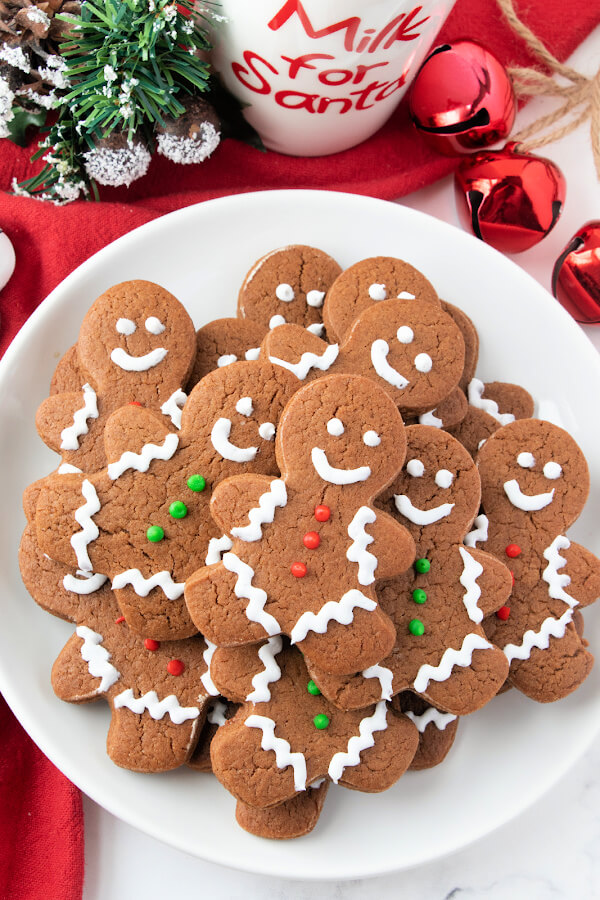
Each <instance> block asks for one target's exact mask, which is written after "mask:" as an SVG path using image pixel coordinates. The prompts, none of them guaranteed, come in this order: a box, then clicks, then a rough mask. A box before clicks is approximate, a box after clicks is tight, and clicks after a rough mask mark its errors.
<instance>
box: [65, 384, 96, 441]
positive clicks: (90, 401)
mask: <svg viewBox="0 0 600 900" xmlns="http://www.w3.org/2000/svg"><path fill="white" fill-rule="evenodd" d="M97 418H98V399H97V397H96V391H95V390H94V388H93V387H92V386H91V384H84V386H83V406H82V407H81V409H77V410H75V412H74V413H73V424H72V425H69V426H67V428H63V430H62V431H61V433H60V436H61V439H62V440H61V445H60V449H61V450H79V438H80V437H81V436H82V435H83V434H87V433H88V431H89V428H88V419H97Z"/></svg>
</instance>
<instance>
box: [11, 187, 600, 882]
mask: <svg viewBox="0 0 600 900" xmlns="http://www.w3.org/2000/svg"><path fill="white" fill-rule="evenodd" d="M288 243H303V244H313V245H314V246H317V247H320V248H322V249H323V250H326V251H327V252H328V253H330V254H331V255H332V256H334V257H335V258H336V259H337V260H338V261H339V262H340V264H341V265H342V266H344V267H346V266H348V265H350V264H351V263H353V262H356V261H357V260H359V259H361V258H364V257H367V256H374V255H378V254H381V255H389V256H399V257H402V258H404V259H406V260H408V261H409V262H411V263H413V264H414V265H416V266H417V267H418V268H420V269H422V270H423V272H424V273H425V274H426V275H427V276H428V277H429V278H430V279H431V281H432V282H433V284H434V285H435V287H436V288H437V290H438V292H439V293H440V295H441V296H442V297H443V298H444V299H446V300H449V301H450V302H452V303H455V304H457V305H458V306H461V307H462V308H463V309H464V310H465V311H466V312H467V313H468V314H469V315H470V316H471V317H472V318H473V320H474V322H475V324H476V326H477V328H478V330H479V334H480V337H481V355H480V365H479V369H478V374H479V375H480V376H481V377H483V378H484V379H488V380H493V379H498V380H504V381H513V382H517V383H519V384H523V385H524V386H526V387H527V388H528V389H529V390H530V391H531V393H532V394H533V395H534V397H535V399H536V401H537V409H538V411H539V414H540V416H541V417H544V418H551V419H552V420H554V421H555V422H556V423H557V424H562V425H563V426H564V427H566V428H567V429H568V430H570V431H571V433H572V434H573V435H574V437H575V439H576V440H577V441H578V442H579V443H580V445H581V446H582V448H583V450H584V452H585V454H586V456H587V459H588V461H589V463H590V468H591V475H592V493H591V497H590V500H589V502H588V505H587V507H586V510H585V513H584V515H583V516H582V517H581V519H580V520H579V521H578V523H577V524H576V527H575V528H574V529H573V536H574V537H575V538H576V539H577V540H579V541H580V542H581V543H583V544H584V545H585V546H587V547H589V548H590V549H592V550H593V551H595V552H596V553H599V552H600V536H599V534H598V531H597V529H595V528H594V520H595V519H596V520H597V516H598V509H599V499H600V455H599V454H598V452H597V448H598V447H599V446H600V419H599V418H598V417H596V416H595V415H593V409H594V408H596V406H597V398H598V397H599V396H600V363H599V361H598V356H597V353H596V351H595V350H594V348H593V347H592V346H591V345H590V344H589V342H588V341H587V339H586V338H585V336H584V335H583V334H582V333H581V331H580V329H579V328H578V326H577V325H576V324H575V323H574V322H573V321H572V320H571V319H570V318H569V317H568V316H567V314H566V313H565V312H564V311H563V310H562V309H561V307H560V306H559V305H558V304H557V303H556V302H555V301H554V300H553V299H552V297H551V296H550V295H549V294H547V293H546V291H544V290H543V289H542V288H541V287H540V286H539V284H538V283H537V282H536V281H534V280H533V279H532V278H530V277H529V276H528V275H527V274H525V273H524V272H523V271H522V270H521V269H520V268H518V267H517V266H516V265H514V264H513V263H512V262H510V261H509V260H507V259H506V258H505V257H503V256H502V255H500V254H499V253H496V251H494V250H492V249H490V248H489V247H487V246H486V245H485V244H482V243H481V242H479V241H477V240H476V239H475V238H472V237H470V236H469V235H467V234H465V233H463V232H461V231H459V230H457V229H455V228H452V227H451V226H449V225H447V224H445V223H443V222H440V221H437V220H436V219H432V218H430V217H428V216H425V215H423V214H422V213H418V212H415V211H413V210H410V209H406V208H404V207H402V206H397V205H394V204H391V203H385V202H382V201H379V200H372V199H369V198H365V197H360V196H355V195H350V194H339V193H329V192H314V191H273V192H269V193H260V194H245V195H238V196H235V197H229V198H226V199H222V200H215V201H211V202H208V203H203V204H201V205H199V206H193V207H190V208H188V209H183V210H180V211H178V212H175V213H172V214H171V215H168V216H165V217H163V218H161V219H158V220H156V221H154V222H151V223H150V224H148V225H145V226H143V227H142V228H139V229H138V230H136V231H134V232H132V233H131V234H128V235H125V236H124V237H122V238H120V239H119V240H117V241H115V243H114V244H111V245H110V246H108V247H106V248H105V249H104V250H102V251H101V252H100V253H97V254H96V255H95V256H93V257H92V258H91V259H90V260H88V261H87V262H86V263H84V264H83V265H82V266H80V268H79V269H77V270H76V271H75V272H73V273H72V275H70V276H69V277H68V278H67V279H66V280H65V281H64V282H63V283H62V284H61V285H59V287H58V288H56V290H55V291H53V293H52V294H51V295H50V296H49V297H48V298H47V300H46V301H45V302H44V303H43V304H42V305H41V306H40V307H39V309H38V310H37V311H36V312H35V313H34V315H33V316H32V317H31V318H30V319H29V321H28V322H27V324H26V325H25V327H24V328H23V329H22V331H21V332H20V333H19V335H18V336H17V337H16V338H15V340H14V342H13V344H12V345H11V347H10V348H9V350H8V352H7V353H6V355H5V357H4V359H3V361H2V363H1V364H0V465H1V470H2V472H3V475H4V477H3V479H2V486H3V509H4V514H3V516H2V517H1V518H0V608H1V621H2V626H1V627H0V689H1V690H2V692H3V693H4V696H5V697H6V699H7V701H8V702H9V703H10V705H11V707H12V708H13V710H14V711H15V713H16V715H17V716H18V717H19V719H20V720H21V722H22V723H23V725H24V727H25V728H26V729H27V731H28V732H29V734H31V736H32V737H33V739H34V740H35V741H36V743H37V744H39V746H40V747H41V748H42V750H43V751H44V752H45V753H46V754H47V755H48V756H49V757H50V759H51V760H52V761H53V762H54V763H55V764H56V765H57V766H58V767H59V768H60V769H61V770H62V771H63V772H64V773H65V774H66V775H67V776H68V777H69V778H70V779H71V780H72V781H74V782H75V784H77V785H78V786H79V787H80V788H81V789H82V790H83V791H85V792H86V793H87V794H89V796H90V797H92V798H93V799H94V800H96V801H97V802H98V803H100V804H101V805H102V806H104V807H105V808H106V809H108V810H110V812H112V813H114V814H115V815H117V816H119V817H121V818H122V819H124V820H125V821H127V822H129V823H130V824H132V825H134V826H136V827H137V828H140V829H141V830H142V831H145V832H147V833H148V834H151V835H152V836H154V837H156V838H159V839H160V840H163V841H166V842H167V843H169V844H172V845H174V846H175V847H178V848H179V849H181V850H185V851H188V852H189V853H192V854H195V855H197V856H200V857H202V858H204V859H207V860H211V861H213V862H219V863H223V864H226V865H230V866H235V867H238V868H241V869H246V870H248V871H252V872H259V873H265V874H272V875H280V876H287V877H296V878H315V879H316V878H319V879H324V878H336V879H337V878H360V877H364V876H369V875H375V874H380V873H384V872H389V871H394V870H399V869H403V868H407V867H409V866H414V865H417V864H419V863H422V862H425V861H428V860H431V859H434V858H436V857H439V856H441V855H443V854H446V853H450V852H451V851H453V850H456V849H457V848H459V847H463V846H465V845H466V844H468V843H469V842H471V841H473V840H475V839H476V838H478V837H481V836H482V835H484V834H486V833H488V832H489V831H491V830H492V829H494V828H496V827H497V826H499V825H501V824H503V823H505V822H507V821H508V820H510V819H511V818H512V817H514V816H516V815H517V814H518V813H520V812H521V811H522V810H523V809H525V808H526V807H527V806H528V805H529V804H531V803H532V802H533V801H534V800H536V799H537V798H538V797H539V796H540V795H541V794H543V793H544V792H545V791H547V790H549V789H550V788H551V786H552V785H553V784H554V783H555V782H556V780H557V779H558V778H560V776H561V775H562V774H563V773H564V772H565V771H566V770H567V769H568V768H569V766H571V765H572V764H573V762H574V761H575V760H576V759H577V758H578V757H579V756H580V755H581V754H582V753H583V752H584V750H585V749H586V748H587V747H588V745H589V744H590V742H591V741H592V739H593V737H594V736H595V734H596V733H597V731H598V730H599V727H600V690H599V686H600V667H596V669H594V670H593V671H592V674H591V675H590V677H589V678H588V679H587V681H586V682H585V684H584V685H583V686H582V687H581V688H580V690H578V691H577V692H576V693H575V694H574V695H572V696H571V697H569V698H567V699H566V700H563V701H561V702H560V703H556V704H553V705H549V706H542V705H540V704H536V703H533V702H531V701H528V700H527V699H525V698H524V697H523V696H521V695H519V694H518V693H517V692H516V691H511V692H509V693H508V694H506V695H504V696H501V697H499V698H497V699H496V700H494V701H493V702H492V703H490V704H489V705H488V706H487V707H486V708H485V709H484V710H483V711H481V712H479V713H476V714H475V715H473V716H472V717H470V718H469V719H464V720H463V721H462V722H461V726H460V729H459V732H458V738H457V741H456V744H455V746H454V748H453V750H452V752H451V753H450V755H449V757H448V759H447V760H446V761H445V762H444V763H443V765H441V766H440V767H439V768H437V769H433V770H432V771H429V772H417V773H408V774H407V775H406V776H405V777H404V778H402V779H401V780H400V782H399V783H398V784H397V785H396V786H395V787H394V788H392V789H391V790H389V791H387V792H385V793H384V794H378V795H375V796H373V795H366V794H358V793H356V792H352V791H347V790H343V789H341V788H339V789H332V790H330V792H329V796H328V798H327V802H326V804H325V809H324V812H323V815H322V817H321V821H320V822H319V824H318V826H317V828H316V830H315V831H314V832H313V833H312V834H311V835H309V836H307V837H306V838H302V839H300V840H296V841H287V842H286V841H284V842H269V841H264V840H260V839H258V838H254V837H251V836H250V835H248V834H246V833H245V832H244V831H242V830H241V829H240V828H239V827H238V826H237V825H236V823H235V820H234V805H235V804H234V801H233V799H232V798H231V797H230V796H229V795H228V794H227V792H226V791H225V790H224V789H222V788H221V787H220V785H219V784H218V783H217V781H216V779H214V778H211V777H209V776H202V775H197V774H195V773H192V772H190V771H188V770H185V769H181V770H178V771H176V772H172V773H169V774H165V775H157V776H148V775H146V776H142V775H136V774H133V773H130V772H126V771H124V770H122V769H118V768H117V767H116V766H114V765H113V764H112V763H111V762H110V760H109V759H108V757H107V756H106V753H105V749H104V748H105V737H106V731H107V728H108V722H109V714H108V708H107V707H106V706H105V704H104V703H103V702H99V703H98V704H92V705H89V706H83V707H82V706H71V705H69V704H66V703H61V702H60V701H59V700H57V699H56V698H55V696H54V694H53V692H52V689H51V687H50V680H49V675H50V668H51V665H52V662H53V661H54V659H55V657H56V656H57V654H58V652H59V651H60V649H61V647H62V646H63V644H64V642H65V641H66V640H67V638H68V637H69V635H70V634H71V631H72V628H71V627H70V626H69V625H68V624H67V623H65V622H62V621H59V620H58V619H54V618H52V617H51V616H49V615H48V614H47V613H44V612H42V610H41V609H39V608H38V607H37V606H36V605H35V604H34V602H33V601H32V600H31V599H30V597H29V595H28V594H27V592H26V591H25V589H24V587H23V585H22V584H21V580H20V577H19V571H18V566H17V547H18V543H19V538H20V534H21V531H22V527H23V525H24V517H23V515H22V513H21V511H20V509H21V507H20V500H21V492H22V490H23V488H24V487H25V486H26V485H27V484H28V483H29V482H31V481H33V480H34V479H36V478H38V477H40V476H41V475H42V474H43V473H44V472H47V471H51V470H52V468H53V467H54V466H55V462H56V457H55V456H54V454H52V453H51V452H50V451H49V450H47V449H46V448H45V447H44V446H43V445H42V444H41V441H40V440H39V438H38V437H37V435H36V433H35V427H34V415H35V410H36V407H37V405H38V403H40V401H41V400H42V399H43V398H44V397H45V396H46V393H47V385H48V382H49V380H50V377H51V374H52V372H53V370H54V367H55V365H56V363H57V361H58V359H59V357H60V356H61V354H62V353H64V351H65V350H66V349H67V348H68V347H69V346H70V345H71V344H72V343H73V342H74V341H75V340H76V338H77V333H78V329H79V325H80V323H81V320H82V318H83V315H84V313H85V311H86V310H87V308H88V307H89V305H90V304H91V303H92V301H93V300H94V299H95V298H96V297H97V296H98V295H99V294H100V293H101V292H102V291H104V290H105V289H106V288H108V287H109V286H110V285H112V284H115V283H117V282H119V281H123V280H125V279H128V278H146V279H150V280H153V281H157V282H159V283H160V284H162V285H164V286H165V287H166V288H168V289H169V290H170V291H172V292H173V293H174V294H175V295H176V296H177V297H179V299H180V300H182V301H183V303H184V304H185V305H186V307H187V308H188V310H189V312H190V314H191V315H192V317H193V318H194V321H195V323H196V325H197V326H200V325H202V324H203V323H205V322H207V321H209V320H210V319H212V318H215V317H217V316H223V315H233V314H234V313H235V305H236V297H237V290H238V287H239V285H240V283H241V280H242V278H243V276H244V274H245V273H246V270H247V269H248V268H249V266H250V265H251V264H252V263H253V262H254V260H256V259H257V258H258V257H259V256H261V255H262V254H264V253H265V252H266V251H268V250H271V249H272V248H274V247H278V246H281V245H284V244H288ZM591 412H592V414H590V413H591ZM599 632H600V615H599V614H598V612H597V611H596V610H594V609H593V608H592V609H591V610H589V611H586V636H587V637H588V639H589V640H590V642H591V645H592V648H593V647H598V646H600V640H599V638H600V634H599Z"/></svg>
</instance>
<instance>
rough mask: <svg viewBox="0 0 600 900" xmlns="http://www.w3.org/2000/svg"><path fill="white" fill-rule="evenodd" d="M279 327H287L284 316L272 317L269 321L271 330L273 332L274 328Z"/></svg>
mask: <svg viewBox="0 0 600 900" xmlns="http://www.w3.org/2000/svg"><path fill="white" fill-rule="evenodd" d="M278 325H285V319H284V318H283V316H271V318H270V319H269V328H270V329H271V330H272V329H273V328H277V326H278Z"/></svg>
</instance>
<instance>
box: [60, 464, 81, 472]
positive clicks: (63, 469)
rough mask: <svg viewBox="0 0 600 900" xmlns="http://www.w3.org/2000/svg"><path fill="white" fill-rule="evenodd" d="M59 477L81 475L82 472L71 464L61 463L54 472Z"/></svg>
mask: <svg viewBox="0 0 600 900" xmlns="http://www.w3.org/2000/svg"><path fill="white" fill-rule="evenodd" d="M56 471H57V473H58V474H59V475H81V473H82V470H81V469H79V468H78V467H77V466H73V465H71V463H61V464H60V466H59V467H58V469H57V470H56Z"/></svg>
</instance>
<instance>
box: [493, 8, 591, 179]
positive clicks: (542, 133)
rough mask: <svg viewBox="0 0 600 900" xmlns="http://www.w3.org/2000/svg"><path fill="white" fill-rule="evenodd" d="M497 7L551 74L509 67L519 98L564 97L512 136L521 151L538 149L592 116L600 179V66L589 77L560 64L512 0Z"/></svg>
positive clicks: (556, 139) (568, 132) (563, 135)
mask: <svg viewBox="0 0 600 900" xmlns="http://www.w3.org/2000/svg"><path fill="white" fill-rule="evenodd" d="M498 6H499V7H500V10H501V11H502V14H503V15H504V17H505V18H506V20H507V22H508V24H509V25H510V27H511V28H512V30H513V31H514V32H515V34H518V35H519V37H520V38H522V39H523V40H524V42H525V43H526V44H527V46H528V47H529V49H530V50H531V52H532V53H533V55H534V56H535V57H536V58H537V59H538V60H539V62H540V63H541V64H542V65H544V66H546V67H547V68H548V69H549V70H550V72H551V73H552V74H550V75H547V74H546V73H545V72H542V71H540V70H539V69H533V68H522V67H519V66H517V67H512V68H509V69H508V72H509V75H510V76H511V78H512V80H513V84H514V87H515V92H516V94H517V97H535V96H548V97H558V98H560V99H561V100H562V103H561V104H560V106H558V107H557V109H555V110H554V111H553V112H550V113H548V114H547V115H545V116H541V117H540V118H539V119H536V120H535V122H532V123H531V125H528V126H527V127H526V128H522V129H521V130H520V131H518V132H517V133H516V134H514V135H512V136H511V137H512V139H513V140H514V141H516V142H517V143H518V144H519V145H520V149H522V150H525V151H529V150H536V149H537V148H539V147H544V146H545V145H546V144H551V143H552V142H553V141H558V140H560V138H563V137H565V135H567V134H570V133H571V132H572V131H574V130H575V129H576V128H578V127H579V126H580V125H581V124H582V123H583V122H586V121H587V120H588V119H589V120H590V132H591V139H592V153H593V155H594V164H595V166H596V173H597V175H598V179H600V69H599V70H598V71H597V72H596V74H595V75H592V76H591V77H588V76H586V75H582V74H581V72H577V71H576V70H575V69H572V68H571V67H570V66H566V65H565V64H564V63H561V62H560V61H559V60H558V59H556V57H555V56H554V55H553V54H552V53H550V51H549V50H548V49H547V47H545V46H544V44H542V42H541V41H540V39H539V38H538V37H536V35H535V34H534V33H533V31H531V29H530V28H528V27H527V25H525V23H524V22H522V21H521V20H520V19H519V17H518V16H517V14H516V12H515V7H514V3H513V0H498ZM557 75H559V76H561V77H562V78H563V80H564V83H563V84H561V83H560V82H558V81H556V76H557ZM553 126H557V127H554V128H553Z"/></svg>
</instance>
